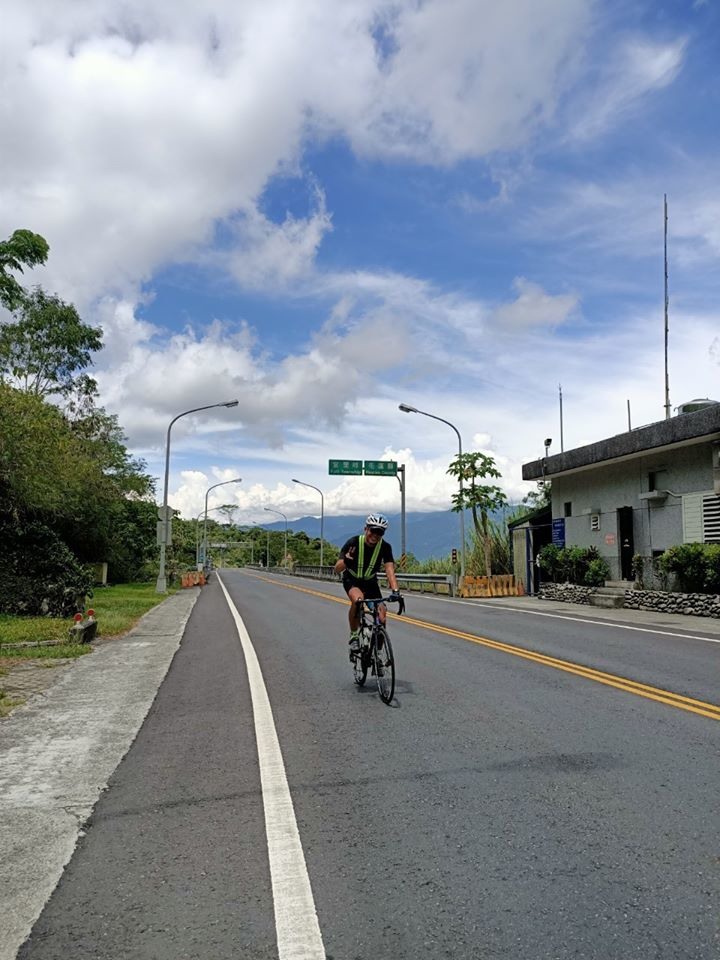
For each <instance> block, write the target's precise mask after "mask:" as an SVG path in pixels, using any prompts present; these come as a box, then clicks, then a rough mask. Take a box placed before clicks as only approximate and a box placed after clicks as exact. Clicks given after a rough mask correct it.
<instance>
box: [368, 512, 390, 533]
mask: <svg viewBox="0 0 720 960" xmlns="http://www.w3.org/2000/svg"><path fill="white" fill-rule="evenodd" d="M365 526H366V527H381V528H382V529H383V530H387V528H388V522H387V520H386V519H385V517H384V516H383V515H382V514H381V513H371V514H370V516H369V517H368V518H367V519H366V520H365Z"/></svg>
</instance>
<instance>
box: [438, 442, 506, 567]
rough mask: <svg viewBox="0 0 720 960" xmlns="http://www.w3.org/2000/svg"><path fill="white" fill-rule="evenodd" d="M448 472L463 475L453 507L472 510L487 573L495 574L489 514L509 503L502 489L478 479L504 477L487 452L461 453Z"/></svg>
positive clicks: (456, 475)
mask: <svg viewBox="0 0 720 960" xmlns="http://www.w3.org/2000/svg"><path fill="white" fill-rule="evenodd" d="M447 472H448V473H449V474H450V475H451V476H453V477H457V478H458V479H459V478H460V477H462V480H463V489H462V492H460V491H459V490H458V492H457V493H456V494H454V496H453V498H452V503H453V507H452V508H453V510H454V511H455V513H460V511H461V510H467V509H469V510H471V511H472V518H473V523H474V525H475V532H476V534H477V536H478V538H479V539H480V540H481V542H482V544H483V552H484V556H485V575H486V576H488V577H489V576H491V575H492V561H491V555H492V544H491V531H490V528H489V523H488V515H489V513H491V512H492V511H493V510H497V509H499V508H500V507H505V506H507V505H508V501H507V497H506V496H505V493H504V492H503V490H502V489H501V488H500V487H498V486H497V485H495V484H481V483H478V480H484V479H485V478H486V477H492V478H498V477H500V476H502V474H501V473H500V471H499V470H498V469H497V467H496V465H495V460H494V459H493V458H492V457H489V456H487V455H486V454H484V453H463V454H458V455H457V456H456V457H455V459H454V460H453V461H452V463H451V464H450V466H449V467H448V470H447Z"/></svg>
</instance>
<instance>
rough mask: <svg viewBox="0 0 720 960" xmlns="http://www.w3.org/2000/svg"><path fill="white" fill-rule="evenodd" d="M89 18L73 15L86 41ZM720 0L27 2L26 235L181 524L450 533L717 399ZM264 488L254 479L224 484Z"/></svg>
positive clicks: (4, 179) (5, 126) (21, 97)
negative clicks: (670, 411)
mask: <svg viewBox="0 0 720 960" xmlns="http://www.w3.org/2000/svg"><path fill="white" fill-rule="evenodd" d="M60 11H62V15H60ZM718 64H720V10H719V6H718V2H717V0H694V2H693V0H674V2H668V3H664V2H662V0H647V2H635V0H622V2H614V0H609V2H608V0H605V2H602V3H600V2H591V0H504V2H503V3H502V4H498V3H496V2H495V0H392V2H389V0H343V2H342V3H338V2H337V0H240V2H238V0H203V2H202V3H200V2H199V0H173V2H169V0H167V2H165V0H155V2H150V3H148V2H147V0H142V2H140V0H123V2H120V0H64V2H63V3H62V4H58V3H57V0H33V2H32V3H27V0H4V3H3V30H2V32H1V33H0V79H1V82H2V90H3V96H2V98H0V122H1V124H2V130H3V140H4V148H3V150H2V152H1V154H0V174H1V175H0V195H1V197H0V199H1V202H0V235H2V236H3V237H6V236H9V235H10V234H11V233H12V231H13V230H15V229H17V228H26V229H30V230H34V231H36V232H38V233H40V234H42V235H43V236H44V237H45V238H46V239H47V241H48V242H49V244H50V256H49V259H48V262H47V264H46V265H45V266H44V267H42V268H39V269H37V270H35V271H33V272H32V273H26V274H25V275H24V278H23V282H24V283H26V284H27V285H30V284H35V283H39V284H41V285H42V286H43V287H44V288H45V289H46V290H49V291H51V292H54V293H58V294H59V295H60V296H61V297H63V298H64V299H65V300H68V301H70V302H72V303H74V304H75V305H76V306H77V308H78V310H79V311H80V313H81V315H82V317H83V319H84V320H85V321H86V322H88V323H92V324H94V325H98V326H100V327H101V328H102V331H103V341H104V346H103V349H102V351H100V352H99V353H98V354H97V355H96V356H95V361H94V366H93V368H92V371H91V372H92V374H93V375H94V376H95V378H96V380H97V382H98V385H99V390H100V402H101V404H102V405H103V406H104V407H105V408H106V409H107V410H108V411H109V412H111V413H114V414H117V416H118V417H119V420H120V423H121V425H122V427H123V429H124V431H125V434H126V436H127V444H128V448H129V449H130V451H131V452H132V454H133V455H134V456H137V457H140V458H142V459H144V460H145V462H146V463H147V467H148V470H149V472H150V473H151V474H152V475H153V476H155V477H157V478H158V494H159V499H160V500H162V492H163V478H164V470H165V454H166V437H167V430H168V426H169V423H170V421H171V420H172V419H173V418H174V417H176V416H177V415H178V414H180V413H183V412H184V411H187V410H190V409H192V408H195V407H200V406H205V405H210V404H216V403H223V402H225V401H229V400H233V399H237V400H238V401H239V403H238V406H237V407H235V408H233V409H225V408H217V409H213V410H210V411H206V412H204V413H199V414H192V415H188V416H186V417H181V418H180V419H179V420H178V421H177V422H176V423H175V424H174V426H173V428H172V431H171V446H170V471H169V497H168V499H169V503H170V504H171V505H172V506H173V507H175V508H176V509H178V510H180V512H181V514H182V516H184V517H186V518H189V517H194V516H197V515H198V514H199V513H200V512H201V511H203V509H204V506H205V499H206V496H207V498H208V504H209V506H210V508H213V507H216V506H219V505H221V504H226V503H233V504H236V505H237V506H238V508H239V509H238V511H237V513H236V516H235V519H236V521H237V522H247V523H258V522H266V521H268V520H270V521H272V520H277V519H278V517H277V516H271V515H270V514H269V513H268V512H266V509H267V508H269V509H270V510H278V511H281V512H282V513H284V514H286V515H287V516H288V517H289V518H291V519H292V518H294V517H299V516H303V515H306V514H314V515H318V514H319V511H320V506H319V504H320V496H319V494H318V493H317V492H316V491H314V490H313V489H310V488H308V487H303V486H300V485H298V484H295V483H293V482H292V479H293V478H296V479H300V480H302V481H304V482H305V483H309V484H311V485H313V486H315V487H318V488H319V489H320V490H321V491H322V492H323V495H324V509H325V513H326V514H327V515H330V514H334V515H338V514H345V513H363V512H365V511H374V512H378V511H383V512H388V513H395V512H397V511H398V509H399V485H398V484H397V483H396V482H395V481H393V479H392V477H390V478H385V477H379V478H371V477H349V476H348V477H336V476H330V475H329V473H328V460H329V459H335V458H338V459H346V458H353V459H391V460H396V461H397V462H398V463H404V464H405V465H406V494H407V508H408V510H420V511H429V510H442V509H446V508H447V507H448V506H449V503H450V497H451V495H452V493H453V492H454V490H455V489H456V488H455V481H454V480H453V479H452V478H450V477H449V476H448V475H447V474H446V469H447V466H448V463H449V462H450V460H451V459H452V457H453V456H454V455H455V454H456V453H457V451H458V439H457V435H456V434H455V432H454V431H453V430H452V429H451V427H449V426H447V425H446V424H444V423H441V422H438V421H437V420H433V419H431V418H428V417H425V416H422V415H418V414H405V413H402V412H401V411H399V409H398V404H399V403H407V404H410V405H412V406H414V407H416V408H418V409H419V410H422V411H425V412H427V413H431V414H433V415H434V416H436V417H440V418H442V419H443V420H447V421H450V422H451V423H452V424H453V425H454V426H455V428H456V429H457V430H458V431H459V433H460V435H461V437H462V444H463V449H464V450H465V451H474V450H478V451H482V452H484V453H487V454H490V455H492V456H493V457H494V458H495V460H496V462H497V464H498V467H499V469H500V470H501V472H502V479H501V480H500V481H499V482H500V484H501V485H502V487H503V488H504V490H505V491H506V493H507V495H508V497H509V498H510V499H511V500H513V501H518V500H519V499H520V498H521V497H522V496H524V495H525V494H526V493H527V492H528V491H529V490H530V489H532V488H533V485H532V484H527V483H523V481H522V479H521V466H522V464H523V463H524V462H527V461H530V460H534V459H537V458H538V457H540V456H541V455H542V454H543V450H544V447H543V441H544V440H545V439H546V438H552V445H551V447H550V453H551V454H552V453H558V452H560V449H561V420H560V402H559V392H560V386H561V387H562V411H563V416H562V438H563V446H564V449H565V450H569V449H571V448H573V447H577V446H582V445H583V444H586V443H592V442H595V441H597V440H600V439H602V438H604V437H609V436H612V435H615V434H617V433H622V432H623V431H625V430H626V429H627V428H628V402H629V405H630V413H629V417H630V423H631V424H632V426H633V427H635V426H640V425H643V424H646V423H651V422H653V421H656V420H660V419H662V418H663V417H664V403H665V396H664V266H663V260H664V257H663V242H664V212H663V197H664V195H665V194H667V198H668V268H669V273H668V282H669V322H670V332H669V380H670V401H671V404H672V406H673V408H674V407H676V406H677V405H678V404H680V403H682V402H685V401H687V400H690V399H693V398H695V397H705V396H708V397H711V398H714V399H720V383H719V382H718V381H719V379H720V270H719V269H718V267H719V266H720V177H719V176H718V171H719V170H720V164H719V161H720V123H718V117H719V116H720V69H719V68H718ZM237 477H240V478H242V480H241V482H240V483H231V484H225V485H224V486H221V487H219V488H216V489H214V490H211V491H210V492H209V493H208V490H209V488H210V487H211V486H214V485H215V484H219V483H224V482H225V481H228V480H233V479H235V478H237Z"/></svg>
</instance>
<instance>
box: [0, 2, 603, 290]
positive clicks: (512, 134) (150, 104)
mask: <svg viewBox="0 0 720 960" xmlns="http://www.w3.org/2000/svg"><path fill="white" fill-rule="evenodd" d="M588 7H589V3H588V0H545V2H543V3H540V4H538V3H535V2H533V0H511V2H509V3H505V4H503V5H502V7H501V8H500V7H498V6H497V4H494V3H491V2H482V3H479V2H477V0H447V2H445V3H442V4H439V3H428V4H417V3H415V2H414V0H401V2H400V3H397V2H395V0H393V2H390V0H387V2H384V3H380V4H378V3H375V2H371V0H354V2H353V3H349V4H338V3H334V2H331V0H312V2H308V3H303V4H299V5H298V4H294V3H290V2H287V0H263V2H247V3H243V4H233V3H230V2H229V0H211V2H209V3H206V4H203V5H200V4H197V3H193V2H191V0H183V2H180V3H173V4H170V3H165V4H162V3H158V4H154V5H153V6H152V7H148V6H147V5H145V4H141V3H139V0H123V2H120V0H105V2H101V3H92V2H77V3H73V4H72V6H71V9H70V10H69V11H64V13H63V16H62V17H59V16H57V10H56V7H55V5H54V4H52V3H50V2H48V0H44V2H42V0H41V2H38V3H33V4H31V5H27V4H25V3H22V2H21V0H9V2H8V3H7V4H6V5H5V8H4V20H3V27H4V29H3V39H2V40H0V53H1V54H2V67H1V68H0V69H1V71H2V80H3V88H4V91H5V96H4V97H3V102H2V104H1V105H0V121H1V122H2V127H3V131H4V134H5V136H6V138H7V139H8V141H12V143H13V144H14V148H13V154H12V163H9V162H8V160H7V159H6V161H5V163H4V164H3V169H2V174H3V175H2V178H1V179H0V199H1V200H2V203H1V204H0V209H2V211H3V220H4V221H5V222H6V223H7V224H8V226H9V227H14V225H16V224H22V225H24V226H29V227H31V228H34V229H37V230H38V231H40V232H42V233H43V235H44V236H46V237H47V239H48V240H49V242H50V244H51V248H52V258H51V262H50V265H49V268H48V269H49V271H50V272H49V274H48V276H49V282H50V283H51V284H52V285H53V286H55V287H56V288H57V289H59V290H60V291H61V292H62V293H63V294H64V295H66V296H70V297H71V298H72V299H74V300H75V301H76V302H78V303H79V304H80V305H83V304H85V303H90V302H92V300H93V299H95V298H96V297H97V296H100V295H105V294H107V293H113V292H114V293H120V294H122V295H125V296H126V295H127V294H128V290H129V289H130V288H132V287H133V286H137V285H138V284H140V283H142V282H143V281H147V280H149V279H150V278H151V277H152V275H153V273H154V272H155V271H156V270H157V269H158V267H161V266H163V265H165V264H167V263H169V262H177V261H183V260H187V259H188V258H190V259H194V258H196V257H198V256H199V253H200V251H202V250H203V249H204V248H206V247H207V246H208V245H210V244H212V241H213V238H214V226H215V224H216V222H218V221H222V220H229V221H230V222H233V223H234V224H235V226H236V228H237V229H236V238H237V246H238V254H239V255H238V256H236V257H234V258H232V257H231V258H230V260H229V263H228V266H229V267H230V269H231V271H232V272H233V273H234V275H235V276H236V277H237V279H238V280H240V281H241V282H247V283H253V284H255V283H260V282H262V280H263V278H264V279H266V280H270V281H272V279H273V278H274V277H276V276H280V277H281V278H283V277H284V278H285V279H286V280H287V279H291V278H292V277H295V276H298V275H299V274H301V273H302V272H303V271H304V270H305V269H306V267H307V265H308V263H310V262H312V259H313V257H314V255H315V253H316V251H317V248H318V245H319V243H320V242H321V240H322V237H323V235H324V234H325V233H326V231H327V230H328V229H329V216H328V214H327V212H326V211H325V209H324V205H323V203H322V202H319V203H318V205H317V208H316V209H315V211H314V212H313V213H312V214H311V215H310V216H309V217H308V218H307V219H306V220H296V219H293V218H291V217H287V218H285V219H284V220H283V221H282V222H280V223H272V222H270V221H268V220H267V219H266V218H265V217H264V216H263V215H262V213H261V212H260V210H259V207H258V201H259V199H260V197H261V196H262V193H263V190H264V189H265V187H266V185H267V184H268V182H269V180H270V179H271V178H272V176H273V175H274V174H275V173H277V172H279V171H285V172H288V171H291V172H293V171H294V172H298V170H299V166H298V162H299V158H300V156H301V153H302V150H303V146H304V142H305V138H307V137H308V136H311V135H315V136H318V135H319V136H325V135H332V136H337V135H340V136H342V137H346V138H347V139H348V140H349V141H350V142H351V143H352V144H353V145H354V147H355V148H356V149H357V150H358V151H361V152H363V153H370V154H373V155H376V156H377V155H387V154H388V153H389V154H397V155H404V156H407V157H411V158H414V159H417V160H420V161H423V162H426V161H431V162H432V161H440V162H444V163H449V162H453V161H455V160H458V159H460V158H463V157H471V156H473V157H481V156H483V155H487V154H488V153H489V152H491V151H495V150H499V149H507V148H509V147H512V146H514V145H516V144H518V143H520V142H523V141H524V140H526V139H527V138H528V137H529V136H531V134H532V130H533V129H535V128H536V127H537V126H538V124H540V123H542V122H543V119H544V118H546V117H547V116H549V115H551V114H552V111H553V109H554V103H555V100H556V97H557V95H558V90H559V77H560V76H561V72H560V66H561V65H562V64H563V63H564V61H565V60H566V58H567V57H568V55H569V53H570V51H571V50H572V49H573V47H574V46H576V44H577V42H578V38H579V37H580V36H581V35H582V32H583V30H584V25H585V23H586V20H587V11H588ZM381 24H384V29H385V35H386V37H388V38H391V42H389V44H388V46H387V49H391V51H392V52H391V54H390V55H382V53H381V50H380V47H379V44H380V40H379V37H380V33H379V30H380V27H379V25H381ZM428 78H432V82H428Z"/></svg>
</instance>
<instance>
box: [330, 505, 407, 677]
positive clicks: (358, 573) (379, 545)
mask: <svg viewBox="0 0 720 960" xmlns="http://www.w3.org/2000/svg"><path fill="white" fill-rule="evenodd" d="M387 527H388V522H387V520H386V519H385V517H384V516H383V515H382V514H381V513H371V514H370V516H369V517H368V518H367V519H366V521H365V529H364V531H363V532H362V533H361V534H358V536H356V537H350V539H349V540H348V541H347V543H346V544H345V545H344V546H343V548H342V550H341V551H340V556H339V557H338V561H337V563H336V564H335V573H339V574H342V583H343V587H344V588H345V592H346V593H347V595H348V597H349V598H350V610H349V611H348V620H349V621H350V641H349V643H350V659H351V660H352V658H353V656H354V655H355V654H356V653H358V652H359V651H360V633H359V630H360V618H359V616H358V611H357V606H356V603H357V601H358V600H363V599H364V600H379V599H380V597H382V592H381V590H380V584H379V583H378V579H377V575H378V570H379V569H380V566H381V565H383V566H384V567H385V575H386V576H387V579H388V583H389V584H390V589H391V591H392V594H391V596H392V597H393V599H394V598H395V597H399V596H400V591H399V590H398V582H397V577H396V576H395V560H394V558H393V552H392V547H391V545H390V544H389V543H387V542H386V541H385V540H384V539H383V537H384V536H385V531H386V530H387ZM378 614H379V616H380V620H381V621H382V623H385V614H386V611H385V604H380V605H379V607H378Z"/></svg>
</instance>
